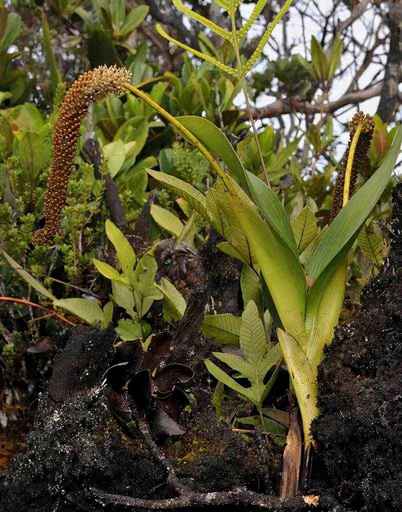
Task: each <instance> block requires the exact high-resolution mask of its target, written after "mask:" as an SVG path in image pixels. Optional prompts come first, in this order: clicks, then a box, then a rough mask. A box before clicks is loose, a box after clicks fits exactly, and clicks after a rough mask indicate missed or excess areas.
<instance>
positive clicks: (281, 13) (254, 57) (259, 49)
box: [241, 0, 293, 78]
mask: <svg viewBox="0 0 402 512" xmlns="http://www.w3.org/2000/svg"><path fill="white" fill-rule="evenodd" d="M292 2H293V0H286V2H285V3H284V4H283V6H282V8H281V10H280V11H279V12H278V14H277V15H276V16H275V18H274V19H273V20H272V21H271V23H270V24H269V25H268V27H267V30H266V31H265V32H264V34H263V35H262V37H261V39H260V41H259V43H258V45H257V48H256V49H255V50H254V52H253V54H252V55H251V57H250V58H249V60H248V61H247V62H246V63H245V64H244V66H243V67H242V69H241V78H243V77H244V76H245V75H247V73H248V72H249V71H250V70H251V69H252V67H253V66H254V64H256V62H257V61H258V59H259V58H260V57H261V55H262V52H263V50H264V47H265V45H266V44H267V42H268V40H269V38H270V37H271V34H272V32H273V31H274V29H275V27H276V26H277V25H278V23H279V22H280V21H281V19H282V18H283V17H284V16H285V14H286V13H287V11H288V10H289V8H290V6H291V4H292Z"/></svg>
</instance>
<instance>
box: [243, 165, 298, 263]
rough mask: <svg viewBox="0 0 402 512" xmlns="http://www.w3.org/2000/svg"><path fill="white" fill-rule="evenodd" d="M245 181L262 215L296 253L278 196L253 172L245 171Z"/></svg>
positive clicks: (285, 215)
mask: <svg viewBox="0 0 402 512" xmlns="http://www.w3.org/2000/svg"><path fill="white" fill-rule="evenodd" d="M247 182H248V187H249V190H250V194H251V197H252V198H253V200H254V201H255V203H256V205H257V206H258V208H259V209H260V211H261V213H262V216H263V217H264V219H265V220H266V221H267V222H268V223H269V225H270V226H271V228H272V229H273V230H274V231H275V232H276V233H277V234H278V235H279V236H280V238H281V240H282V241H283V242H284V243H285V244H286V245H287V246H288V247H289V249H290V250H291V251H292V252H293V253H294V254H295V255H297V254H298V253H297V245H296V242H295V239H294V236H293V232H292V228H291V225H290V222H289V217H288V214H287V213H286V210H285V208H284V206H283V204H282V203H281V201H280V199H279V197H278V195H277V194H275V192H273V191H272V190H271V189H270V188H268V186H267V185H266V183H264V182H263V181H262V180H261V179H260V178H258V177H257V176H255V175H254V174H252V173H250V172H248V173H247Z"/></svg>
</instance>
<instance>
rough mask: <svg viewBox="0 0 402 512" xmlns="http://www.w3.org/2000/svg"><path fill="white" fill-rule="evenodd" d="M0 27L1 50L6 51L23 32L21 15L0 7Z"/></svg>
mask: <svg viewBox="0 0 402 512" xmlns="http://www.w3.org/2000/svg"><path fill="white" fill-rule="evenodd" d="M0 29H1V32H0V52H5V51H6V50H7V49H8V48H9V47H10V46H11V45H12V44H13V43H14V41H15V40H16V39H17V37H18V36H19V35H20V33H21V30H22V20H21V16H19V15H18V14H15V13H13V12H8V11H7V9H5V8H4V7H0Z"/></svg>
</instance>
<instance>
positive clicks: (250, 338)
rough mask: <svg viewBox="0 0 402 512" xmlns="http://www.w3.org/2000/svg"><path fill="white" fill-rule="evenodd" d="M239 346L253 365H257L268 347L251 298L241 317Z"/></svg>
mask: <svg viewBox="0 0 402 512" xmlns="http://www.w3.org/2000/svg"><path fill="white" fill-rule="evenodd" d="M240 348H241V349H242V352H243V354H244V357H245V358H246V360H247V361H248V362H250V363H251V364H252V365H254V366H257V365H258V363H259V362H260V361H261V359H262V358H263V357H264V356H265V353H266V351H267V348H268V344H267V340H266V338H265V329H264V324H263V323H262V320H261V318H260V315H259V313H258V308H257V306H256V304H255V302H253V301H252V300H251V301H250V302H249V303H248V304H247V306H246V308H245V310H244V312H243V314H242V317H241V325H240Z"/></svg>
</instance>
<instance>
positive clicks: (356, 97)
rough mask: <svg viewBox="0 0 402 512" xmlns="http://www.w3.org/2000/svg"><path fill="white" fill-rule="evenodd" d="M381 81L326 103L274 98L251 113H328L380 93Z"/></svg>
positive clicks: (244, 117)
mask: <svg viewBox="0 0 402 512" xmlns="http://www.w3.org/2000/svg"><path fill="white" fill-rule="evenodd" d="M382 87H383V83H382V82H381V83H378V84H376V85H373V86H371V87H368V88H367V89H362V90H358V91H352V92H350V93H348V94H344V95H343V96H341V97H340V98H338V99H337V100H334V101H329V102H328V103H309V102H307V101H302V100H300V99H299V98H290V99H289V100H284V99H283V100H275V101H273V102H272V103H270V104H269V105H267V106H266V107H262V108H260V109H253V110H252V111H251V114H252V116H253V117H254V118H256V119H264V118H271V117H279V116H283V115H285V114H291V113H293V112H299V113H302V114H320V113H321V112H322V113H324V114H330V113H333V112H335V111H336V110H339V109H341V108H343V107H346V106H347V105H351V104H357V103H361V102H362V101H366V100H368V99H370V98H375V97H376V96H379V95H380V94H381V90H382ZM241 119H242V120H247V112H243V113H242V115H241Z"/></svg>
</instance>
